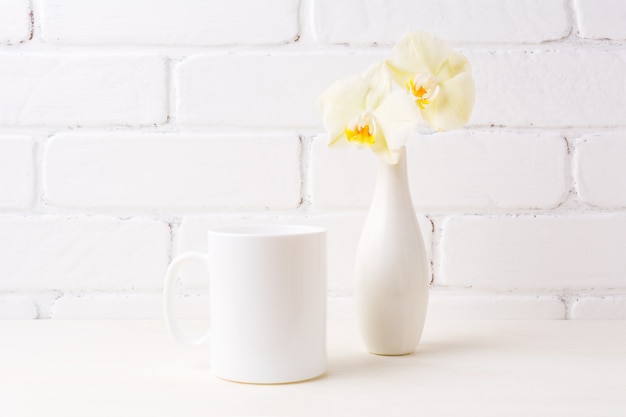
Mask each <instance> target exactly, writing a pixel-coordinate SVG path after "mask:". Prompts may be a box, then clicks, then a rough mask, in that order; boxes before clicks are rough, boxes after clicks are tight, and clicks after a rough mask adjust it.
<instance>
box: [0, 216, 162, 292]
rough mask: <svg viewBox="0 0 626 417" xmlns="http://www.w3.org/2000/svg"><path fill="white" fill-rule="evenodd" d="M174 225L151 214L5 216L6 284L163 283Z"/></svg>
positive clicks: (0, 271)
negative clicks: (120, 216) (149, 216)
mask: <svg viewBox="0 0 626 417" xmlns="http://www.w3.org/2000/svg"><path fill="white" fill-rule="evenodd" d="M169 248H170V231H169V228H168V226H167V225H166V224H164V223H161V222H157V221H153V220H146V219H133V220H126V221H123V220H118V219H113V218H108V217H81V218H74V219H70V218H61V217H56V216H43V217H34V218H22V217H3V218H0V255H1V257H2V262H0V288H1V289H4V290H50V289H56V290H63V289H103V288H104V289H134V288H138V289H142V288H152V289H154V288H160V287H161V286H162V281H163V276H164V274H165V268H166V267H167V262H168V257H169Z"/></svg>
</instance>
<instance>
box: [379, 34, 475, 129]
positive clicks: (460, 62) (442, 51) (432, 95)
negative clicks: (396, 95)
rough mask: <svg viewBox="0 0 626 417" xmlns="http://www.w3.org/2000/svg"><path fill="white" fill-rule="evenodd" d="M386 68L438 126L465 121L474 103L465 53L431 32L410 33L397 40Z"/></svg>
mask: <svg viewBox="0 0 626 417" xmlns="http://www.w3.org/2000/svg"><path fill="white" fill-rule="evenodd" d="M387 66H388V68H389V70H390V72H391V74H392V77H393V79H394V81H395V82H396V83H397V84H398V85H399V86H400V87H401V88H403V89H405V90H406V91H407V92H408V93H409V94H410V95H411V96H412V97H413V100H414V104H415V105H416V106H417V107H419V109H420V111H421V114H422V117H423V118H424V120H425V121H426V123H427V124H428V125H429V126H430V127H432V128H434V129H437V130H447V129H454V128H458V127H461V126H463V125H464V124H465V123H467V121H468V119H469V116H470V114H471V112H472V107H473V103H474V82H473V80H472V77H471V67H470V64H469V63H468V61H467V59H466V58H465V56H463V55H462V54H460V53H458V52H456V51H453V50H452V49H450V48H449V47H448V46H447V45H446V43H445V42H444V41H442V40H441V39H438V38H436V37H435V36H433V35H430V34H426V33H421V32H416V33H409V34H407V35H405V36H403V37H402V38H400V39H399V40H398V42H397V43H396V45H395V46H394V49H393V60H392V61H391V62H390V63H388V65H387Z"/></svg>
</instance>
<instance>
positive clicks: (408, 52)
mask: <svg viewBox="0 0 626 417" xmlns="http://www.w3.org/2000/svg"><path fill="white" fill-rule="evenodd" d="M450 52H452V50H451V49H450V47H449V46H448V45H447V44H446V43H445V42H444V41H443V40H441V39H439V38H437V37H436V36H434V35H431V34H430V33H424V32H413V33H408V34H406V35H404V36H403V37H401V38H400V39H398V41H397V42H396V44H395V46H394V48H393V55H392V56H393V59H392V60H393V62H394V65H396V66H397V67H399V68H403V69H405V70H410V71H412V72H413V73H414V74H419V73H426V72H430V73H432V74H434V73H436V72H437V71H438V69H439V68H440V67H441V64H442V63H443V62H444V61H445V60H446V58H447V57H448V56H449V54H450Z"/></svg>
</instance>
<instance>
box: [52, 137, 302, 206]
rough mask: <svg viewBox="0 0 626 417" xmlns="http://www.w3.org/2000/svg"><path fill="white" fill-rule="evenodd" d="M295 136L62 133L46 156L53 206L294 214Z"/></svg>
mask: <svg viewBox="0 0 626 417" xmlns="http://www.w3.org/2000/svg"><path fill="white" fill-rule="evenodd" d="M299 146H300V145H299V141H298V137H297V136H296V135H288V134H279V135H273V136H270V135H265V136H263V135H261V136H258V135H257V136H252V135H250V136H246V135H238V134H231V135H219V136H218V135H212V136H207V135H197V134H141V133H111V134H104V133H102V134H100V133H93V134H88V133H84V134H80V133H76V134H75V133H68V134H59V135H56V136H55V137H53V138H52V139H51V140H50V141H49V143H48V147H47V149H46V153H45V157H44V159H45V162H44V193H45V196H46V198H47V200H48V202H49V203H50V204H52V205H60V206H72V207H92V208H106V207H133V208H149V209H153V208H192V209H198V208H208V207H213V208H233V207H246V208H261V209H262V208H266V207H281V208H285V207H288V208H295V207H296V206H297V205H298V204H299V202H300V173H299V169H300V168H299V167H300V162H299Z"/></svg>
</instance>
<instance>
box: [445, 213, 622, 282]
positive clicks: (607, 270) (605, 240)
mask: <svg viewBox="0 0 626 417" xmlns="http://www.w3.org/2000/svg"><path fill="white" fill-rule="evenodd" d="M625 245H626V216H623V215H618V214H606V215H604V214H599V215H592V214H589V215H571V216H564V217H559V216H515V217H513V216H511V217H482V216H460V217H453V218H449V219H448V220H446V221H445V222H444V224H443V237H442V242H441V253H442V256H441V269H440V271H441V276H440V279H441V282H440V283H442V284H446V285H455V286H466V287H470V286H471V287H475V288H527V289H528V288H592V287H596V288H598V287H621V288H623V287H626V273H625V272H624V271H626V257H624V246H625ZM436 279H437V280H439V278H437V277H436Z"/></svg>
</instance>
